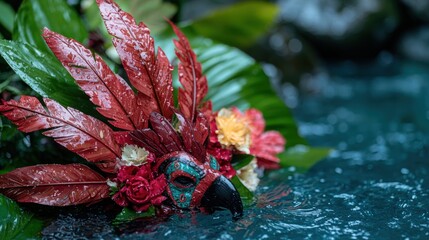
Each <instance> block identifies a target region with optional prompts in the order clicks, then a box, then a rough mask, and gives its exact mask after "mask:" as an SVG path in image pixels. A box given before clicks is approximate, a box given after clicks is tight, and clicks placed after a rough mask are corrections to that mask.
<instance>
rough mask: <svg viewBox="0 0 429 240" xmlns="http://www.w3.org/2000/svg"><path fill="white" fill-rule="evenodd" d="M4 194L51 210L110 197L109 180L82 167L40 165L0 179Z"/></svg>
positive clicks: (0, 188) (16, 171)
mask: <svg viewBox="0 0 429 240" xmlns="http://www.w3.org/2000/svg"><path fill="white" fill-rule="evenodd" d="M0 190H1V191H2V193H3V194H4V195H6V196H7V197H10V198H12V199H14V200H16V201H18V202H30V203H38V204H44V205H51V206H68V205H77V204H83V203H94V202H97V201H100V200H101V199H103V198H107V197H108V196H109V186H107V184H106V179H105V178H104V177H102V176H101V175H100V174H98V173H96V172H94V171H93V170H92V169H90V168H89V167H87V166H85V165H82V164H68V165H60V164H39V165H35V166H28V167H23V168H18V169H15V170H13V171H11V172H9V173H7V174H4V175H0Z"/></svg>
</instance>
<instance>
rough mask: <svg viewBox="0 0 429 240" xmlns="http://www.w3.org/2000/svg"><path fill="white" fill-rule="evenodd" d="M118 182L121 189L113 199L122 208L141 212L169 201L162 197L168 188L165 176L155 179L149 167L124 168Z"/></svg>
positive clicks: (119, 174) (119, 173)
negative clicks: (128, 207) (127, 207)
mask: <svg viewBox="0 0 429 240" xmlns="http://www.w3.org/2000/svg"><path fill="white" fill-rule="evenodd" d="M116 181H117V183H118V185H119V186H121V188H120V189H119V191H118V192H117V193H116V194H115V195H113V197H112V199H113V201H115V202H116V203H117V204H118V205H120V206H123V207H126V206H131V207H132V208H133V209H134V210H136V211H138V212H141V211H146V210H147V209H148V208H149V207H150V206H151V205H155V206H159V205H161V203H162V202H163V201H164V200H165V199H167V198H166V197H165V196H163V195H162V193H163V192H164V190H165V188H166V186H167V180H166V179H165V176H164V175H161V176H159V177H157V178H154V177H153V175H152V172H151V169H150V166H149V165H143V166H140V167H136V166H125V167H122V168H121V169H120V170H119V172H118V176H117V178H116Z"/></svg>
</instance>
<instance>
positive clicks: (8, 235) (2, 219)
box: [0, 194, 43, 239]
mask: <svg viewBox="0 0 429 240" xmlns="http://www.w3.org/2000/svg"><path fill="white" fill-rule="evenodd" d="M42 226H43V223H42V221H40V220H38V219H36V218H35V217H34V216H33V214H30V213H28V212H26V211H24V210H22V209H21V208H20V207H19V206H18V204H17V203H15V202H14V201H12V200H10V199H9V198H7V197H5V196H3V195H1V194H0V239H37V238H38V236H39V234H40V231H41V230H42Z"/></svg>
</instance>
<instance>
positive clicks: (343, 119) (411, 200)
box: [43, 63, 429, 239]
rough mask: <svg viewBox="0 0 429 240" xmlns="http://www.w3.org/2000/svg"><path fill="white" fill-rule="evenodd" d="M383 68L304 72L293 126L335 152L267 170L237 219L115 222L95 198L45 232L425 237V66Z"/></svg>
mask: <svg viewBox="0 0 429 240" xmlns="http://www.w3.org/2000/svg"><path fill="white" fill-rule="evenodd" d="M385 70H386V69H381V70H380V69H378V68H377V66H375V67H372V66H367V67H366V68H365V69H364V70H362V69H360V68H359V67H358V68H356V67H355V66H354V65H341V66H339V68H336V67H334V68H332V72H334V73H333V74H332V73H331V74H329V75H327V74H320V75H318V76H316V77H314V78H312V79H310V82H311V84H310V87H308V86H307V87H306V86H304V89H307V91H303V92H301V93H300V94H299V97H296V99H295V100H294V102H295V104H296V107H295V108H294V113H295V116H296V118H297V120H298V122H299V125H300V131H301V133H302V134H303V135H304V136H305V137H306V138H307V139H308V140H309V142H310V143H311V144H312V145H316V146H330V147H332V148H334V149H335V151H333V152H332V154H331V155H330V156H329V157H328V158H326V159H325V160H324V161H321V162H319V163H318V164H317V165H315V166H314V167H313V168H312V169H311V170H310V171H309V172H307V173H296V172H295V169H293V168H289V169H283V170H280V171H275V172H271V173H267V174H266V176H265V177H264V178H263V180H262V182H261V184H260V187H259V189H258V191H257V196H258V201H257V203H256V204H255V206H253V207H251V208H248V209H246V210H245V214H244V217H243V218H242V219H240V220H238V221H235V222H234V221H232V220H231V216H230V214H229V213H228V212H226V211H223V212H216V213H214V214H212V215H204V214H191V213H185V214H183V215H174V216H171V217H170V218H166V219H157V220H153V219H149V220H147V219H141V220H137V221H135V222H133V223H130V224H127V225H122V226H120V227H118V228H113V227H112V226H111V225H110V221H111V219H112V218H113V216H112V214H109V207H108V206H105V205H100V206H95V207H91V208H89V209H90V210H89V211H87V210H85V209H86V208H71V209H66V210H61V212H60V213H55V214H53V219H54V220H53V221H52V223H51V224H50V225H49V226H47V227H46V228H45V230H44V231H43V235H44V238H45V239H189V238H191V239H429V134H428V133H429V68H427V66H419V65H417V64H409V63H395V64H394V66H390V67H389V68H388V69H387V70H389V71H385ZM380 71H381V72H380ZM386 72H388V73H389V74H386ZM309 88H311V89H309Z"/></svg>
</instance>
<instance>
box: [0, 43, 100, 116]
mask: <svg viewBox="0 0 429 240" xmlns="http://www.w3.org/2000/svg"><path fill="white" fill-rule="evenodd" d="M0 55H1V56H2V57H3V58H4V59H5V60H6V62H7V63H8V64H9V66H10V67H11V68H12V69H13V70H14V71H15V73H16V74H18V76H19V77H20V78H21V79H22V80H23V81H24V82H25V83H26V84H27V85H28V86H30V87H31V88H32V89H33V90H34V91H35V92H37V93H38V94H40V95H41V96H42V97H48V98H51V99H53V100H55V101H57V102H59V103H60V104H61V105H63V106H68V107H73V108H76V109H79V110H81V111H82V112H84V113H87V114H91V115H92V116H94V115H95V113H96V111H95V110H94V107H93V105H92V104H91V102H90V101H89V99H88V97H87V96H85V94H84V93H83V92H82V90H80V89H79V86H78V85H76V83H75V81H74V79H73V78H72V77H71V76H70V74H68V73H67V70H66V69H64V67H63V66H61V64H60V62H58V60H57V59H55V58H54V56H51V55H48V54H45V53H42V52H41V51H39V50H37V49H36V48H35V47H33V46H31V45H29V44H26V43H18V42H14V41H7V40H0Z"/></svg>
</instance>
